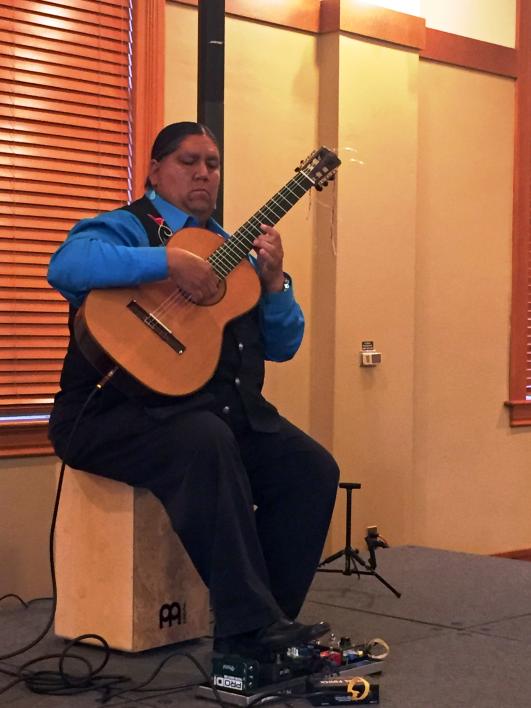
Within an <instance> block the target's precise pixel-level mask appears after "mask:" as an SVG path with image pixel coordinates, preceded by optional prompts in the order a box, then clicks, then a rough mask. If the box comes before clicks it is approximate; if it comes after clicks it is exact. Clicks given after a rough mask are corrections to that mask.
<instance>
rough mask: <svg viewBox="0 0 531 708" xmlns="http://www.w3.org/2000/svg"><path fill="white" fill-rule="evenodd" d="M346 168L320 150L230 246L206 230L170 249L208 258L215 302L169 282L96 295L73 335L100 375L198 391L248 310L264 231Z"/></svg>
mask: <svg viewBox="0 0 531 708" xmlns="http://www.w3.org/2000/svg"><path fill="white" fill-rule="evenodd" d="M340 164H341V161H340V160H339V158H338V157H337V155H336V154H335V153H333V152H332V151H331V150H328V149H327V148H325V147H321V148H318V149H317V150H315V151H314V152H313V153H312V154H311V155H310V156H309V157H308V158H307V159H306V160H303V161H302V162H301V164H300V166H299V167H298V168H297V169H296V174H295V176H294V177H293V178H292V179H290V181H289V182H288V183H287V184H286V185H285V186H284V187H282V189H280V190H279V191H278V192H277V193H276V194H275V195H274V196H273V197H271V199H269V200H268V201H267V202H266V204H264V206H263V207H262V208H261V209H259V210H258V211H257V212H255V214H253V216H251V218H250V219H248V220H247V221H246V222H245V223H244V224H243V226H241V227H240V228H239V229H238V230H237V231H236V232H235V233H234V234H232V236H230V237H229V238H228V239H223V238H222V237H221V236H219V235H218V234H214V233H212V232H211V231H208V230H207V229H200V228H185V229H182V230H181V231H177V232H176V233H175V234H173V235H172V236H171V238H170V240H169V241H168V243H167V244H166V248H183V249H185V250H187V251H191V252H192V253H194V254H195V255H197V256H200V257H202V258H205V259H206V260H207V261H208V262H209V263H210V265H211V266H212V268H213V269H214V271H215V273H216V275H217V276H218V278H219V279H220V287H219V288H218V293H217V295H216V297H215V298H213V299H212V300H210V301H208V302H203V303H201V304H197V303H194V302H193V301H192V300H191V299H190V297H189V296H188V295H187V294H186V293H185V292H183V291H182V290H180V289H179V288H177V287H176V285H175V282H174V281H172V280H171V279H169V278H168V279H166V280H159V281H155V282H151V283H144V284H141V285H138V286H136V287H132V288H104V289H95V290H91V291H90V293H89V294H88V295H87V297H86V298H85V301H84V302H83V305H82V306H81V307H80V308H79V310H78V312H77V315H76V319H75V323H74V332H75V336H76V341H77V343H78V345H79V347H80V349H81V351H82V352H83V354H84V355H85V357H86V358H87V359H88V360H89V361H90V362H91V363H92V365H93V366H95V368H96V369H97V370H98V371H100V373H101V374H102V375H104V374H108V375H109V376H110V375H113V374H114V373H115V372H116V371H118V370H120V369H121V370H122V373H123V372H125V374H126V375H128V376H127V378H128V377H132V379H133V381H135V382H136V383H137V384H138V383H139V384H141V385H142V387H147V388H148V389H150V390H151V391H154V392H156V393H160V394H163V395H167V396H183V395H186V394H189V393H193V392H194V391H196V390H198V389H199V388H201V387H202V386H203V385H204V384H205V383H206V382H207V381H208V380H209V379H210V378H211V377H212V376H213V374H214V371H215V369H216V366H217V363H218V360H219V356H220V352H221V344H222V339H223V330H224V328H225V325H226V324H227V323H228V322H229V321H230V320H232V319H234V318H236V317H239V316H240V315H243V314H244V313H245V312H248V311H249V310H251V309H252V308H253V307H254V306H255V305H256V303H257V302H258V299H259V297H260V281H259V279H258V276H257V274H256V271H255V269H254V268H253V266H252V265H251V263H250V261H249V258H248V256H249V254H250V252H251V250H252V248H253V241H254V240H255V238H256V237H257V236H259V235H260V234H261V233H262V231H261V229H260V224H269V225H271V226H274V225H275V224H276V223H277V222H278V221H279V220H280V218H281V217H282V216H284V214H286V212H287V211H289V209H291V207H293V206H294V205H295V204H296V203H297V202H298V201H299V199H300V198H301V197H302V196H303V195H304V194H305V193H306V192H307V191H308V190H309V189H310V188H311V187H315V188H316V189H318V190H321V189H322V188H323V187H324V186H325V185H326V184H327V183H328V181H329V180H330V179H333V177H334V175H335V172H336V170H337V168H338V167H339V165H340Z"/></svg>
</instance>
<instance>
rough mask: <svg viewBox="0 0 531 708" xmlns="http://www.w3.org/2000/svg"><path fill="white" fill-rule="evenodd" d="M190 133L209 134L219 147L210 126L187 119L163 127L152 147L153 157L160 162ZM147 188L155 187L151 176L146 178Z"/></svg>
mask: <svg viewBox="0 0 531 708" xmlns="http://www.w3.org/2000/svg"><path fill="white" fill-rule="evenodd" d="M189 135H207V136H208V137H209V138H210V139H211V140H212V142H213V143H214V145H216V147H219V146H218V141H217V139H216V136H215V135H214V133H213V132H212V131H211V130H210V128H208V127H207V126H206V125H203V123H194V122H192V121H186V120H185V121H181V122H180V123H170V124H169V125H167V126H165V127H164V128H162V130H161V131H160V133H159V134H158V135H157V137H156V138H155V141H154V143H153V147H152V148H151V159H152V160H157V162H158V161H160V160H162V159H163V158H164V157H166V156H167V155H170V154H171V153H172V152H173V151H174V150H177V148H178V147H179V145H180V144H181V143H182V142H183V140H184V139H185V138H187V137H188V136H189ZM146 189H153V185H152V184H151V180H150V179H149V177H148V178H147V179H146Z"/></svg>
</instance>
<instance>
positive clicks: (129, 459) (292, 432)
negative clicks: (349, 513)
mask: <svg viewBox="0 0 531 708" xmlns="http://www.w3.org/2000/svg"><path fill="white" fill-rule="evenodd" d="M61 427H62V426H61ZM67 432H68V431H67V430H66V429H64V430H63V431H61V429H60V428H59V429H56V430H55V431H54V430H53V429H52V435H51V437H52V439H53V440H54V443H55V447H56V451H57V453H58V455H59V456H60V457H63V455H62V453H64V451H65V450H64V445H65V443H66V436H67ZM66 461H67V463H68V464H70V465H72V466H73V467H78V468H80V469H83V470H86V471H88V472H93V473H95V474H99V475H104V476H107V477H110V478H112V479H116V480H119V481H122V482H126V483H128V484H131V485H134V486H141V487H145V488H147V489H149V490H151V491H152V492H153V493H154V494H155V495H156V496H157V497H158V498H159V499H160V500H161V502H162V503H163V505H164V507H165V508H166V510H167V512H168V515H169V518H170V520H171V523H172V525H173V528H174V529H175V531H176V532H177V533H178V535H179V537H180V539H181V541H182V543H183V545H184V547H185V548H186V550H187V552H188V554H189V555H190V558H191V559H192V561H193V563H194V565H195V566H196V568H197V570H198V572H199V574H200V575H201V577H202V579H203V581H204V582H205V584H206V585H207V587H208V588H209V590H210V596H211V603H212V606H213V609H214V614H215V621H216V635H217V636H218V637H223V636H228V635H231V634H237V633H240V632H246V631H250V630H252V629H256V628H258V627H261V626H265V625H268V624H270V623H271V622H274V621H275V620H276V619H278V618H279V617H280V616H281V615H283V614H284V615H286V616H288V617H290V618H295V617H296V616H297V614H298V613H299V610H300V608H301V606H302V603H303V601H304V598H305V596H306V593H307V591H308V588H309V586H310V583H311V581H312V578H313V576H314V573H315V570H316V568H317V565H318V563H319V559H320V556H321V552H322V549H323V544H324V541H325V537H326V533H327V530H328V526H329V523H330V517H331V514H332V509H333V505H334V500H335V495H336V489H337V483H338V478H339V471H338V468H337V465H336V463H335V461H334V459H333V458H332V456H331V455H330V454H329V453H328V452H327V451H326V450H325V449H324V448H323V447H322V446H321V445H319V444H318V443H317V442H315V441H314V440H313V439H312V438H310V437H309V436H307V435H306V434H305V433H303V432H302V431H301V430H299V429H298V428H296V427H295V426H294V425H292V424H291V423H289V422H288V421H287V420H285V419H284V418H281V419H280V427H279V430H278V432H274V433H261V432H256V431H253V430H251V429H249V428H248V427H247V428H245V429H243V430H236V431H233V430H232V429H231V428H230V426H229V425H227V423H226V422H225V421H224V420H222V419H221V418H219V417H218V416H217V415H215V414H214V413H212V412H211V411H208V410H195V411H189V412H186V413H181V414H177V415H175V416H171V417H168V418H166V419H163V420H156V419H154V418H153V417H151V416H149V415H148V414H146V412H145V410H144V409H143V408H142V407H141V406H139V405H137V404H135V403H131V402H129V401H128V402H124V403H123V404H120V405H118V406H116V407H114V408H112V409H111V410H108V411H102V412H101V413H98V412H97V411H94V412H93V413H88V414H87V415H86V416H85V417H84V418H83V419H82V422H81V424H80V427H79V429H78V430H77V431H76V434H75V436H74V439H73V441H72V444H71V447H70V451H69V453H68V459H67V460H66Z"/></svg>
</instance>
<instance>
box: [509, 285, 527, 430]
mask: <svg viewBox="0 0 531 708" xmlns="http://www.w3.org/2000/svg"><path fill="white" fill-rule="evenodd" d="M516 299H517V296H515V300H516ZM515 304H516V303H515ZM515 309H516V308H515ZM518 309H519V308H518ZM511 336H512V337H513V336H514V338H515V339H516V336H515V335H513V334H511ZM511 347H512V349H513V348H514V349H515V350H516V349H517V347H516V346H514V347H513V342H511ZM512 349H511V355H512V353H513V352H512ZM515 358H516V355H515ZM521 368H522V367H521ZM524 373H525V372H524ZM514 378H516V376H515V377H514ZM505 405H506V406H507V408H509V415H510V419H511V427H513V428H520V427H522V426H524V425H531V401H506V402H505Z"/></svg>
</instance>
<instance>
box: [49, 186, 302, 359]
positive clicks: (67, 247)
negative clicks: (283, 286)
mask: <svg viewBox="0 0 531 708" xmlns="http://www.w3.org/2000/svg"><path fill="white" fill-rule="evenodd" d="M149 197H150V199H151V201H152V203H153V205H154V207H155V208H156V210H157V211H158V212H159V214H160V215H161V216H162V217H163V218H164V221H165V222H166V224H167V225H168V227H169V228H170V229H171V231H172V232H175V231H179V230H181V229H183V228H185V227H187V226H198V223H197V221H196V220H195V219H194V217H193V216H190V215H189V214H186V213H185V212H184V211H182V210H181V209H178V208H177V207H175V206H173V205H172V204H170V203H169V202H167V201H166V200H165V199H163V198H162V197H160V196H159V195H157V194H153V193H151V194H150V195H149ZM207 228H208V229H209V230H210V231H213V232H215V233H217V234H219V235H220V236H222V237H223V238H228V236H229V234H228V233H227V232H226V231H225V230H224V229H223V228H222V227H221V226H220V225H219V224H218V223H217V222H216V221H215V220H214V219H209V221H208V224H207ZM251 262H253V264H254V260H253V259H251ZM168 275H169V273H168V259H167V255H166V249H165V248H153V247H151V246H150V245H149V240H148V236H147V234H146V231H145V229H144V227H143V226H142V224H141V223H140V221H139V220H138V219H137V217H136V216H135V215H134V214H132V213H131V212H129V211H126V210H123V209H116V210H114V211H110V212H106V213H104V214H100V215H98V216H95V217H93V218H90V219H82V220H81V221H79V222H78V223H77V224H76V225H75V226H74V227H73V228H72V230H71V231H70V233H69V235H68V237H67V239H66V240H65V242H64V243H63V244H62V245H61V246H60V247H59V248H58V250H57V251H56V252H55V253H54V254H53V256H52V258H51V260H50V266H49V269H48V282H49V283H50V285H52V286H53V287H54V288H56V289H57V290H58V291H59V292H60V293H61V294H62V295H63V296H64V297H65V298H66V299H67V300H68V301H69V302H70V303H71V304H72V305H74V307H79V306H80V305H81V303H82V302H83V300H84V298H85V296H86V295H87V293H88V292H89V291H90V290H92V289H93V288H112V287H132V286H135V285H139V284H141V283H148V282H153V281H155V280H163V279H164V278H167V277H168ZM259 312H260V326H261V331H262V336H263V338H264V345H265V353H266V358H267V359H269V360H272V361H285V360H286V359H290V358H291V357H292V356H293V355H294V354H295V352H296V351H297V349H298V348H299V346H300V343H301V341H302V337H303V333H304V317H303V314H302V311H301V309H300V307H299V305H298V303H297V302H296V300H295V298H294V295H293V288H290V289H288V290H287V291H284V292H280V293H263V294H262V297H261V298H260V302H259Z"/></svg>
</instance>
